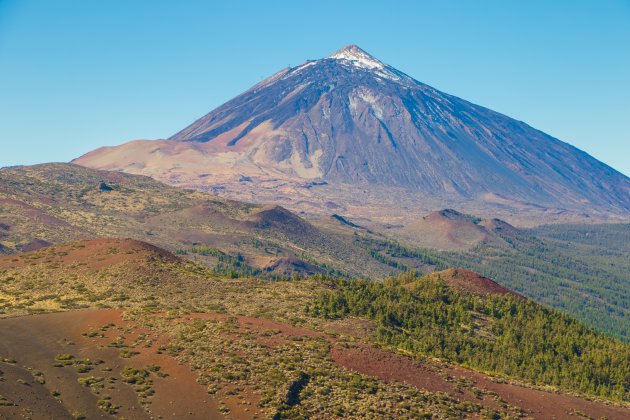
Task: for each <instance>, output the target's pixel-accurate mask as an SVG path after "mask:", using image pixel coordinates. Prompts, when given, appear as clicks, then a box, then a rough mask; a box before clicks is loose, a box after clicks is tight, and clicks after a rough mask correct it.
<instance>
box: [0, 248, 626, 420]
mask: <svg viewBox="0 0 630 420" xmlns="http://www.w3.org/2000/svg"><path fill="white" fill-rule="evenodd" d="M66 267H70V270H71V271H66V270H67V269H66ZM199 270H201V271H199ZM204 270H205V269H203V268H201V267H199V266H196V265H195V264H193V263H191V262H189V261H187V260H184V259H181V258H179V257H176V256H174V255H172V254H171V253H169V252H166V251H164V250H161V249H159V248H157V247H154V246H152V245H148V244H145V243H142V242H139V241H135V240H125V239H101V240H93V241H83V242H79V243H75V244H69V245H63V246H56V247H50V248H43V249H41V250H38V251H34V252H29V253H24V254H16V255H10V256H3V257H0V275H2V277H0V278H1V279H2V280H1V281H0V292H2V295H1V296H0V303H2V302H3V303H4V304H3V307H4V312H5V314H4V317H5V318H4V319H1V320H0V337H10V339H5V340H0V360H2V362H0V372H2V373H1V374H0V396H1V398H2V400H0V401H2V404H0V418H15V417H20V416H26V417H30V418H36V419H38V418H50V417H54V418H72V417H74V418H77V417H80V416H81V415H83V416H86V417H87V418H98V417H108V416H109V415H110V414H108V413H112V414H115V415H116V416H120V417H125V418H155V417H160V416H161V417H163V418H223V417H226V416H227V417H228V418H255V417H271V414H270V411H269V408H266V407H267V406H266V405H265V404H268V402H265V401H266V400H265V397H264V395H266V392H268V391H265V390H272V391H273V390H275V392H278V389H276V388H274V387H271V388H269V385H265V380H266V379H265V378H266V375H265V372H266V370H265V368H264V366H261V367H260V368H261V369H262V370H261V373H260V376H254V377H253V378H254V379H255V381H254V382H253V383H252V382H251V380H250V381H248V382H246V383H243V382H242V381H241V380H240V379H234V380H227V381H224V380H220V381H219V382H217V384H218V385H219V386H218V388H217V387H216V385H212V382H211V383H210V384H208V382H207V375H208V374H209V373H210V372H213V370H212V369H213V368H212V367H213V364H212V362H210V361H211V360H215V363H227V362H228V360H231V359H232V358H235V360H238V359H239V358H241V357H245V356H246V355H249V352H252V351H253V352H254V353H253V355H251V356H247V357H248V358H250V357H251V362H250V363H252V369H258V368H257V366H258V365H257V364H256V363H265V360H267V359H268V360H270V361H273V360H278V361H279V363H285V362H280V361H282V360H285V359H286V358H287V357H289V356H288V354H290V353H295V356H296V357H297V359H296V363H297V364H298V366H299V365H300V364H302V363H312V361H309V360H310V359H311V358H313V357H320V358H321V359H317V360H320V361H319V362H317V363H319V364H321V365H322V366H325V365H326V364H329V366H330V368H328V369H337V370H336V372H337V373H336V374H335V375H340V376H339V378H340V379H338V380H342V381H351V380H354V379H352V378H354V377H353V376H352V375H355V374H360V375H363V377H365V378H373V379H372V380H375V381H377V382H376V384H380V385H378V386H379V387H383V388H382V389H383V391H382V392H394V390H397V391H395V392H403V391H402V389H409V387H411V388H412V389H417V390H419V391H421V392H429V393H433V394H430V395H436V396H437V395H443V394H444V395H447V396H448V398H450V399H451V401H452V404H458V403H461V402H467V403H470V404H473V405H478V406H480V407H485V408H486V409H489V410H498V411H503V410H507V412H510V413H512V414H511V415H512V416H514V415H518V416H525V417H534V418H569V417H571V416H573V415H582V416H590V417H596V418H599V417H606V418H609V419H624V418H628V416H630V409H629V408H628V407H627V406H624V405H622V404H618V405H616V404H613V403H609V402H605V401H604V400H596V399H588V398H584V397H577V396H572V395H569V394H566V393H562V392H560V391H557V390H552V389H549V390H543V389H538V388H533V387H531V386H528V385H526V384H521V383H518V382H514V381H511V380H507V379H505V378H496V377H493V376H489V375H487V374H484V373H482V372H478V371H474V370H470V369H466V368H463V367H459V366H455V365H450V364H447V363H444V362H441V361H438V360H434V359H431V358H425V359H422V360H420V359H412V358H411V357H409V356H406V355H403V354H400V353H398V352H396V351H394V350H393V349H387V348H381V347H377V346H375V344H373V343H372V342H371V340H370V336H371V333H372V331H373V329H374V325H373V323H372V322H371V321H367V320H362V319H355V318H349V319H343V320H332V321H325V322H322V321H317V320H312V322H314V323H312V325H311V324H304V322H305V321H302V323H303V325H302V326H296V325H291V324H290V323H288V321H287V320H286V318H285V317H286V316H289V317H295V316H296V315H295V314H297V313H299V312H292V311H293V310H292V309H290V308H292V306H290V305H292V304H294V303H295V304H296V306H295V308H296V309H297V308H300V307H301V306H303V305H304V299H305V298H306V299H308V296H309V294H312V293H314V292H313V291H309V289H310V290H313V289H312V288H313V287H314V286H312V285H311V286H309V285H308V283H303V284H299V283H291V282H289V283H283V284H282V285H281V286H282V289H278V288H277V287H273V284H272V283H270V282H251V281H249V280H242V281H238V280H234V281H233V282H232V283H230V282H229V281H227V280H221V279H217V278H216V277H213V276H212V274H211V273H209V272H207V271H204ZM69 274H74V275H75V276H76V278H75V279H74V280H72V277H67V276H68V275H69ZM7 275H8V276H9V277H6V276H7ZM438 276H439V277H440V278H442V279H443V280H444V281H445V282H446V283H447V284H449V285H450V286H452V287H454V288H455V289H457V290H466V291H469V292H472V293H477V294H481V295H485V294H496V293H498V294H503V293H511V292H510V291H509V290H507V289H505V288H502V287H501V286H499V285H497V284H496V283H494V282H492V281H491V280H489V279H486V278H483V277H481V276H478V275H476V274H475V273H472V272H468V271H464V270H447V271H444V272H441V273H435V274H433V277H434V278H437V277H438ZM63 278H66V279H69V280H70V281H69V282H64V281H62V280H61V279H63ZM16 282H17V283H16ZM242 282H244V284H243V286H239V284H241V283H242ZM64 283H65V284H64ZM20 285H21V286H20ZM235 286H237V287H236V288H235ZM102 290H106V291H108V292H107V293H102V292H101V291H102ZM120 290H127V291H128V292H129V295H128V296H127V297H125V298H124V299H123V300H116V299H114V300H111V299H109V297H110V296H117V295H118V294H119V293H120ZM21 291H26V293H23V292H21ZM99 292H101V293H100V294H99ZM152 294H155V295H152ZM162 295H164V296H165V297H160V296H162ZM187 296H190V297H187ZM193 296H196V299H197V300H195V298H193ZM227 296H229V297H230V298H229V299H227V300H226V297H227ZM58 297H71V298H72V302H73V303H72V305H75V308H81V307H85V308H86V309H83V310H81V309H73V308H72V305H70V306H63V302H67V299H62V300H61V301H59V299H57V298H58ZM97 297H98V298H97ZM156 299H157V300H156ZM265 299H271V300H270V301H268V302H267V303H265ZM257 300H258V301H259V304H258V303H257V302H256V301H257ZM33 302H35V303H33ZM183 302H189V304H190V305H197V306H192V307H191V309H190V310H183V309H182V306H186V305H187V304H186V303H183ZM213 302H214V303H213ZM219 302H223V303H224V304H226V305H228V306H226V307H225V308H224V309H223V310H222V311H221V312H216V311H215V310H206V311H205V312H201V311H199V308H200V306H199V305H206V306H208V307H210V306H212V307H215V306H213V305H217V304H219ZM156 303H157V305H156ZM95 305H96V306H102V307H103V306H104V307H107V306H110V307H112V306H113V307H120V308H125V307H127V308H128V309H127V310H121V309H109V308H105V309H87V308H90V307H93V306H95ZM251 305H253V306H251ZM287 305H289V306H287ZM250 306H251V307H252V308H253V311H252V310H251V309H249V308H250ZM25 307H26V308H30V309H29V310H28V311H26V312H25V310H24V309H20V308H25ZM261 308H264V310H266V311H271V312H267V313H268V315H267V316H268V317H271V318H277V319H270V318H268V317H261V316H257V315H255V313H257V312H258V311H260V309H261ZM58 310H64V312H53V313H45V314H37V313H38V312H42V311H44V312H46V311H58ZM287 310H289V312H286V311H287ZM29 311H30V313H34V314H33V315H23V316H16V315H19V314H26V313H29ZM239 313H241V314H239ZM243 313H245V314H243ZM283 313H286V314H288V315H282V314H283ZM274 314H275V315H274ZM291 314H293V315H291ZM212 328H218V329H217V330H216V331H217V334H216V335H214V334H215V333H212V334H211V333H210V332H208V334H210V335H208V336H203V335H202V336H198V334H199V333H198V332H203V334H206V331H214V330H212ZM222 331H223V332H222ZM324 344H325V346H324V347H322V345H324ZM225 346H228V347H225ZM311 346H315V347H312V348H311ZM224 347H225V349H224V350H221V349H223V348H224ZM317 348H321V349H324V350H323V353H321V354H320V355H319V356H316V355H317V354H319V353H317V352H318V351H319V350H313V349H317ZM229 349H231V350H229ZM289 349H290V350H289ZM226 351H227V352H228V353H225V352H226ZM313 351H315V353H313ZM234 352H235V353H234ZM228 354H231V355H230V356H229V357H227V356H226V355H228ZM255 355H262V356H263V359H261V360H260V361H257V360H258V359H257V356H255ZM291 357H292V356H291ZM221 361H223V362H221ZM274 363H276V362H274ZM134 369H135V370H134ZM208 369H210V370H208ZM226 369H228V367H226ZM229 369H232V368H229ZM267 369H269V368H267ZM326 377H327V376H322V378H320V379H317V378H313V379H312V380H313V381H316V382H317V380H319V381H323V380H327V379H325V378H326ZM256 378H258V379H256ZM342 378H345V379H342ZM324 383H326V382H324ZM313 386H320V384H319V383H315V384H314V385H313ZM388 387H394V388H392V389H391V390H390V388H388ZM400 387H403V388H402V389H401V388H400ZM263 391H264V392H263ZM405 392H409V391H405ZM287 395H289V394H287ZM377 395H378V394H377ZM287 398H288V397H287ZM383 398H385V397H383ZM388 398H389V397H388ZM287 401H289V400H287ZM432 410H436V412H439V410H441V408H439V406H434V407H433V408H432ZM521 410H522V411H521ZM442 415H443V414H442ZM471 416H472V417H475V416H474V415H471ZM314 417H321V416H317V415H314ZM447 417H448V416H447Z"/></svg>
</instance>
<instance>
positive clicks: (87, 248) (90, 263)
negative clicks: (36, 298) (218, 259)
mask: <svg viewBox="0 0 630 420" xmlns="http://www.w3.org/2000/svg"><path fill="white" fill-rule="evenodd" d="M149 256H159V257H160V258H163V259H165V260H168V261H176V260H179V257H177V256H175V255H173V254H171V253H170V252H168V251H165V250H163V249H161V248H158V247H156V246H153V245H150V244H147V243H145V242H141V241H136V240H134V239H93V240H84V241H78V242H73V243H71V244H67V245H56V246H52V247H48V248H45V249H39V250H37V251H32V252H25V253H21V254H17V255H7V256H0V267H3V268H18V267H23V266H25V265H30V264H31V263H32V260H33V259H37V258H38V257H41V258H42V259H43V258H45V259H46V262H58V263H61V264H64V265H70V264H74V263H78V264H80V265H81V267H83V268H84V269H87V270H99V269H102V268H106V267H110V266H112V265H115V264H119V263H121V262H129V261H138V262H145V261H146V259H147V257H149Z"/></svg>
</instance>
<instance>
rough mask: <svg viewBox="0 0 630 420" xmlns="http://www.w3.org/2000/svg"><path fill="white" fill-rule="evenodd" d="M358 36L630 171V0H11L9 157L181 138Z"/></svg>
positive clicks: (2, 135) (0, 78)
mask: <svg viewBox="0 0 630 420" xmlns="http://www.w3.org/2000/svg"><path fill="white" fill-rule="evenodd" d="M350 43H354V44H357V45H359V46H360V47H362V48H363V49H365V50H366V51H368V52H369V53H371V54H373V55H375V56H376V57H377V58H379V59H381V60H382V61H384V62H386V63H388V64H391V65H393V66H394V67H397V68H398V69H400V70H402V71H404V72H406V73H407V74H409V75H411V76H412V77H414V78H416V79H418V80H420V81H422V82H425V83H427V84H430V85H432V86H434V87H436V88H438V89H440V90H443V91H445V92H447V93H450V94H453V95H456V96H459V97H462V98H464V99H467V100H469V101H471V102H475V103H478V104H481V105H484V106H486V107H489V108H492V109H494V110H496V111H499V112H502V113H504V114H507V115H509V116H511V117H513V118H516V119H519V120H522V121H525V122H527V123H529V124H530V125H532V126H534V127H536V128H538V129H540V130H543V131H545V132H547V133H549V134H551V135H553V136H555V137H558V138H560V139H561V140H564V141H566V142H568V143H571V144H573V145H575V146H577V147H579V148H581V149H583V150H585V151H587V152H588V153H590V154H592V155H593V156H595V157H597V158H598V159H600V160H602V161H604V162H606V163H608V164H609V165H611V166H613V167H614V168H616V169H618V170H620V171H622V172H624V173H625V174H628V175H630V0H602V1H575V0H574V1H560V0H556V1H553V2H549V1H485V0H480V1H439V2H437V1H432V2H423V1H398V2H390V3H387V2H383V1H378V2H371V1H367V0H363V1H339V0H337V1H328V0H319V1H316V2H315V1H308V2H298V1H287V2H280V1H251V2H249V1H240V2H239V1H230V2H228V1H224V2H211V1H198V2H195V1H158V0H153V1H141V0H135V1H125V0H107V1H96V0H94V1H89V0H76V1H66V0H55V1H47V0H40V1H30V0H0V146H1V148H0V166H6V165H16V164H31V163H37V162H47V161H68V160H70V159H72V158H74V157H77V156H79V155H81V154H83V153H85V152H87V151H89V150H92V149H94V148H96V147H99V146H102V145H115V144H120V143H123V142H125V141H128V140H132V139H138V138H148V139H153V138H164V137H168V136H170V135H172V134H174V133H175V132H177V131H178V130H180V129H181V128H183V127H185V126H186V125H188V124H189V123H191V122H192V121H193V120H195V119H196V118H198V117H200V116H202V115H204V114H206V113H207V112H209V111H211V110H212V109H213V108H215V107H216V106H218V105H220V104H222V103H223V102H225V101H227V100H229V99H231V98H232V97H234V96H236V95H237V94H239V93H241V92H242V91H243V90H245V89H247V88H248V87H250V86H251V85H252V84H254V83H256V82H258V81H260V80H261V79H262V78H264V77H267V76H269V75H271V74H273V73H275V72H276V71H278V70H279V69H281V68H283V67H286V66H288V65H291V66H295V65H298V64H301V63H303V62H304V61H305V60H307V59H316V58H320V57H323V56H326V55H329V54H330V53H332V52H334V51H335V50H337V49H339V48H340V47H342V46H343V45H346V44H350Z"/></svg>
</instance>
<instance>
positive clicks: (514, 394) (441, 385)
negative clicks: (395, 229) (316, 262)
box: [189, 314, 630, 419]
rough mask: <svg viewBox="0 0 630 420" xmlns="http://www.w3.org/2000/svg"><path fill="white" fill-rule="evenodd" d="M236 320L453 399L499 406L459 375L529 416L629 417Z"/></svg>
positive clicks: (622, 410)
mask: <svg viewBox="0 0 630 420" xmlns="http://www.w3.org/2000/svg"><path fill="white" fill-rule="evenodd" d="M189 318H205V319H225V318H227V315H224V314H191V315H190V316H189ZM237 320H238V321H239V323H240V324H241V325H242V326H247V327H249V328H250V329H254V330H259V331H260V330H262V331H265V330H276V331H280V334H276V335H274V336H273V337H271V338H265V339H261V340H260V343H261V344H264V345H267V346H270V347H276V346H278V345H280V344H283V343H285V342H288V338H289V337H291V336H304V337H323V338H325V339H327V340H328V341H329V342H330V343H331V344H332V346H331V357H332V359H333V360H334V361H335V363H337V364H338V365H339V366H342V367H344V368H346V369H350V370H353V371H356V372H359V373H362V374H365V375H369V376H375V377H378V378H381V379H383V380H385V381H387V382H389V381H398V382H401V383H408V384H411V385H413V386H415V387H417V388H418V389H422V390H427V391H432V392H445V393H447V394H449V395H451V396H452V397H453V398H455V399H458V400H467V401H471V402H474V403H479V404H482V405H484V406H487V407H489V408H492V409H496V408H498V407H499V405H498V403H497V401H495V400H494V399H493V398H492V396H491V395H485V396H482V397H481V398H477V397H476V396H475V395H474V394H473V393H472V392H471V391H470V390H469V389H466V388H465V387H464V388H463V389H461V390H457V383H456V381H457V379H460V380H462V379H463V380H467V381H468V382H469V383H470V382H472V383H473V384H474V386H475V387H477V388H480V389H482V390H486V391H490V392H491V393H496V394H497V395H499V396H500V397H501V398H502V399H503V400H504V401H505V402H507V403H508V404H510V405H513V406H517V407H521V408H522V409H523V410H524V411H525V414H526V415H527V416H531V417H534V418H573V417H574V415H572V414H571V413H584V414H586V415H588V416H591V417H595V418H599V417H607V418H609V419H627V418H630V408H629V407H621V406H616V405H607V404H606V403H604V402H600V401H589V400H587V399H584V398H578V397H575V396H571V395H567V394H561V393H553V392H547V391H543V390H538V389H532V388H528V387H525V386H521V385H516V384H509V383H497V382H494V381H493V380H492V379H491V378H490V377H489V376H487V375H485V374H483V373H480V372H476V371H472V370H469V369H465V368H462V367H457V366H449V365H444V364H441V363H439V362H430V361H428V362H420V361H416V360H413V359H411V358H409V357H406V356H403V355H399V354H396V353H392V352H389V351H385V350H382V349H378V348H375V347H372V346H370V345H367V344H363V343H352V345H350V346H345V345H339V344H338V343H337V341H336V339H335V338H334V337H332V336H329V335H327V334H324V333H321V332H317V331H313V330H310V329H307V328H302V327H295V326H292V325H289V324H285V323H281V322H276V321H271V320H267V319H261V318H252V317H238V318H237ZM358 321H360V320H358ZM344 328H347V327H344ZM362 328H364V327H362Z"/></svg>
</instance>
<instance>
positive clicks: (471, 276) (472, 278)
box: [408, 268, 525, 299]
mask: <svg viewBox="0 0 630 420" xmlns="http://www.w3.org/2000/svg"><path fill="white" fill-rule="evenodd" d="M438 277H439V278H441V279H442V280H444V281H445V282H446V283H447V284H448V285H449V286H451V287H452V288H454V289H455V290H458V291H460V292H467V293H474V294H477V295H482V296H487V295H512V296H516V297H519V298H521V299H525V297H523V296H521V295H519V294H518V293H516V292H513V291H512V290H510V289H508V288H505V287H503V286H501V285H500V284H498V283H497V282H495V281H493V280H490V279H489V278H487V277H483V276H481V275H479V274H477V273H475V272H473V271H469V270H464V269H461V268H449V269H448V270H444V271H438V272H435V273H431V274H429V278H431V279H437V278H438ZM408 287H409V288H411V287H413V283H410V284H409V285H408Z"/></svg>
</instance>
